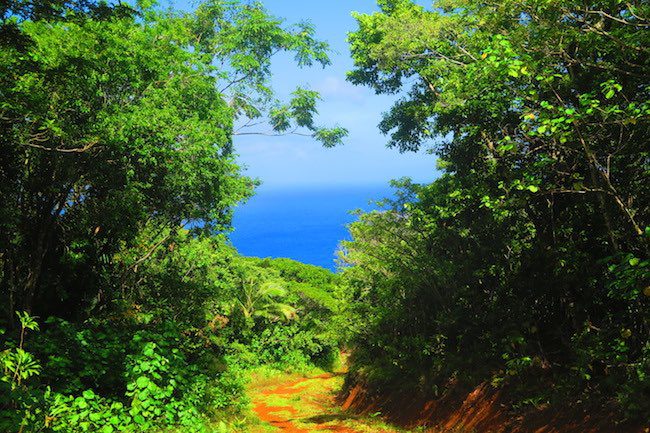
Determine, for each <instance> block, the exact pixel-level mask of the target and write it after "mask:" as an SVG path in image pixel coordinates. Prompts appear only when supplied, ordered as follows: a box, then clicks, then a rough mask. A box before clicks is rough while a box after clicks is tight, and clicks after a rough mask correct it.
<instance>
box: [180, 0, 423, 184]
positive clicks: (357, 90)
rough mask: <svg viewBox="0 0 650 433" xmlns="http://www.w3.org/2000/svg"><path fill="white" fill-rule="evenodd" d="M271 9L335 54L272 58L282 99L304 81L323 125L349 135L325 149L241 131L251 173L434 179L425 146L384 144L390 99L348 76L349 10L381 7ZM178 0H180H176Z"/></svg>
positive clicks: (379, 180) (290, 4)
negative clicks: (410, 148) (303, 61)
mask: <svg viewBox="0 0 650 433" xmlns="http://www.w3.org/2000/svg"><path fill="white" fill-rule="evenodd" d="M263 3H264V5H265V6H266V8H267V10H268V11H269V12H270V13H271V14H272V15H275V16H277V17H282V18H285V19H286V23H287V24H292V23H296V22H299V21H303V20H308V21H311V22H312V23H313V24H314V26H315V28H316V32H317V35H318V37H319V38H320V39H322V40H325V41H327V42H328V43H329V44H330V46H331V48H332V50H333V52H332V53H331V60H332V65H331V66H329V67H327V68H325V69H322V68H320V67H313V68H307V69H299V68H297V67H296V66H295V64H294V63H293V62H292V61H291V59H290V58H288V57H283V56H278V57H277V58H276V59H274V65H273V80H272V84H273V86H274V88H275V89H276V90H277V92H278V95H279V96H280V97H286V96H288V95H289V93H290V92H291V91H292V90H294V89H295V87H296V86H302V87H306V88H310V89H313V90H317V91H319V92H320V93H321V96H322V98H323V100H322V101H321V103H320V105H319V116H318V122H317V123H318V124H319V125H324V126H331V125H334V124H339V125H341V126H343V127H345V128H347V129H348V130H349V132H350V134H349V136H348V137H347V139H346V140H345V145H343V146H339V147H337V148H333V149H325V148H322V147H321V146H320V145H319V144H318V143H317V142H315V141H313V140H311V139H310V138H308V137H298V136H284V137H266V136H237V137H235V148H236V149H237V153H238V154H239V161H240V162H241V163H242V164H243V165H245V166H246V167H247V174H248V175H249V176H252V177H256V178H259V179H260V180H262V182H263V184H264V186H265V188H274V187H299V186H307V187H309V186H323V185H364V184H366V185H370V184H385V183H388V181H389V180H390V179H395V178H399V177H403V176H408V177H411V178H412V179H414V180H415V181H431V180H433V179H434V178H435V177H436V173H435V158H434V157H433V156H432V155H430V154H427V153H426V152H424V151H421V152H419V153H405V154H400V153H399V152H398V151H397V150H395V149H388V148H386V142H387V141H388V140H387V138H386V137H385V136H383V135H382V134H381V133H380V132H379V130H378V128H377V124H378V123H379V121H380V120H381V113H382V112H384V111H386V110H388V108H389V107H390V105H391V101H393V98H391V97H387V96H380V95H375V94H374V92H373V91H372V90H370V89H368V88H365V87H357V86H353V85H352V84H350V83H348V82H347V81H346V80H345V76H346V72H347V71H348V70H350V69H351V68H352V60H351V58H350V54H349V50H348V45H347V42H346V36H347V33H348V32H350V31H353V30H355V28H356V22H355V20H354V18H352V16H351V12H352V11H358V12H372V11H374V10H376V4H375V1H374V0H330V1H310V0H302V1H297V0H266V1H263ZM177 5H178V3H177Z"/></svg>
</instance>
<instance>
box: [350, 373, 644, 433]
mask: <svg viewBox="0 0 650 433" xmlns="http://www.w3.org/2000/svg"><path fill="white" fill-rule="evenodd" d="M340 402H341V404H342V407H343V409H344V410H349V411H352V412H355V413H361V414H367V413H372V412H376V411H381V413H382V415H383V416H384V417H385V419H387V420H388V421H390V422H393V423H394V424H397V425H400V426H402V427H406V428H414V427H421V426H426V427H428V428H427V430H426V431H428V432H431V433H443V432H454V431H468V432H475V433H648V432H650V429H648V428H647V427H643V426H639V425H620V424H619V425H616V424H614V423H613V422H612V417H611V416H610V414H608V413H585V412H584V411H581V410H578V409H577V408H562V410H556V411H550V410H548V409H540V410H536V411H529V412H527V413H525V414H522V415H519V416H515V415H514V414H512V413H509V412H508V410H507V409H508V407H509V404H508V400H507V399H506V398H505V397H504V396H503V394H502V393H501V392H499V391H496V390H494V389H493V388H492V387H491V386H489V384H485V383H484V384H481V385H479V386H478V387H476V388H475V389H474V390H471V391H470V392H466V391H463V390H462V389H459V388H458V387H456V388H454V387H452V389H451V391H450V392H448V393H447V394H445V395H444V396H442V397H440V398H438V399H424V398H420V399H418V398H416V397H414V396H413V395H405V394H404V393H399V392H394V393H392V394H391V393H384V394H376V393H371V392H370V391H369V390H368V389H367V387H365V386H363V385H362V384H357V385H355V386H353V387H351V388H350V389H348V390H347V392H346V393H345V394H343V395H341V396H340Z"/></svg>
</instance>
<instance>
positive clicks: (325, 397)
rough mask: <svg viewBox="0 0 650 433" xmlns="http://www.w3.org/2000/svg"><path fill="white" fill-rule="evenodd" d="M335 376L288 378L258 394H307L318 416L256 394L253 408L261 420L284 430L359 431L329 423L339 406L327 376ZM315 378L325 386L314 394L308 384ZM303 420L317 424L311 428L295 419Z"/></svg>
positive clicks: (288, 432) (287, 396) (289, 432)
mask: <svg viewBox="0 0 650 433" xmlns="http://www.w3.org/2000/svg"><path fill="white" fill-rule="evenodd" d="M332 377H333V375H331V374H322V375H320V376H314V377H309V378H302V379H299V380H291V381H289V382H285V383H278V384H275V385H273V386H271V387H270V388H268V389H263V390H262V391H261V392H259V395H260V396H263V397H265V398H268V397H281V398H282V399H283V400H284V399H288V400H291V399H292V398H303V397H306V396H307V397H310V400H311V402H310V403H309V406H310V409H314V410H316V412H318V414H317V415H316V416H314V415H313V413H310V414H305V413H301V412H300V411H299V410H297V409H296V408H295V407H292V406H287V405H282V406H280V405H277V406H273V405H271V404H267V403H266V402H265V401H263V400H261V399H259V401H255V400H256V398H255V397H253V411H254V412H255V414H256V415H257V417H258V418H259V419H260V420H262V421H264V422H266V423H268V424H270V425H272V426H274V427H276V428H277V429H279V430H280V431H281V432H282V433H310V432H318V431H322V432H334V433H360V431H359V430H355V429H352V428H350V427H347V426H343V425H338V424H330V423H328V421H327V420H328V419H330V417H332V415H333V414H334V412H336V410H337V408H336V403H335V401H334V396H333V395H332V394H331V391H332V389H329V388H331V384H329V383H328V379H331V378H332ZM313 381H320V382H321V384H322V387H321V386H319V387H318V389H319V391H318V393H317V394H316V395H314V394H313V390H308V389H306V388H307V387H313V385H314V383H313ZM300 420H302V421H303V422H304V421H307V422H310V423H311V422H315V424H310V425H309V426H307V427H308V428H306V427H304V426H299V425H296V422H297V421H300ZM318 420H321V421H322V422H319V421H318ZM330 422H331V420H330Z"/></svg>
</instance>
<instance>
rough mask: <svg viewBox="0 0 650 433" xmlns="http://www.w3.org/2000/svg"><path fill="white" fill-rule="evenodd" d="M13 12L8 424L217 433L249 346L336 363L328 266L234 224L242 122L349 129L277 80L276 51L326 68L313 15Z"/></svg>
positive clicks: (333, 134) (40, 2)
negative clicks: (265, 257)
mask: <svg viewBox="0 0 650 433" xmlns="http://www.w3.org/2000/svg"><path fill="white" fill-rule="evenodd" d="M0 10H1V12H2V15H1V16H0V59H1V60H0V95H1V98H2V100H1V101H0V137H1V139H0V200H1V201H2V205H1V206H0V300H1V305H2V313H1V314H0V329H3V335H2V336H1V337H0V348H1V349H2V351H1V352H0V379H1V380H0V430H1V431H20V432H35V431H62V432H85V431H101V432H104V433H110V432H112V431H133V432H136V431H137V432H139V431H146V430H155V431H160V430H161V429H168V428H175V427H178V428H181V429H182V431H209V430H217V431H223V430H225V429H226V424H225V423H223V420H225V419H226V417H225V416H221V415H222V414H223V412H224V411H226V412H237V411H238V410H241V409H242V408H243V407H244V405H245V403H246V400H245V398H244V396H243V395H242V391H243V386H244V383H245V381H244V375H243V374H242V369H243V368H245V367H249V366H250V365H251V364H252V362H249V360H248V358H251V359H253V360H255V363H258V364H259V363H261V362H268V363H272V362H280V363H282V365H283V367H287V366H291V367H293V368H306V366H307V365H314V364H319V365H322V366H326V365H329V364H331V363H332V362H334V358H335V357H334V354H337V353H338V352H337V350H336V347H337V341H336V339H335V336H333V335H332V334H331V333H328V332H329V328H327V326H326V325H325V317H326V316H327V315H330V314H332V312H333V310H334V309H335V306H334V304H336V300H335V297H336V296H337V295H336V290H335V287H336V284H335V282H334V279H333V278H334V277H333V276H331V275H330V273H329V272H327V271H315V270H313V269H311V268H310V267H308V266H303V265H300V264H297V263H293V262H282V263H280V264H277V265H276V264H274V262H264V263H256V262H254V261H251V260H249V259H244V258H242V257H240V256H239V255H238V254H237V253H236V251H235V250H234V249H233V248H232V247H231V246H229V244H228V240H227V235H226V233H227V230H228V227H229V224H230V217H231V214H232V211H233V208H234V207H235V206H236V205H237V204H238V203H240V202H241V201H242V200H245V199H246V198H247V197H249V196H250V195H251V194H252V192H253V188H254V186H255V184H256V183H257V181H255V180H252V179H249V178H247V177H245V176H243V175H242V173H241V170H240V167H238V166H237V164H236V162H235V154H234V149H233V136H235V135H236V134H244V133H246V134H248V133H256V132H259V131H256V130H255V129H251V127H252V126H253V125H260V124H265V123H266V124H267V126H268V128H269V129H270V130H271V131H272V133H273V134H287V133H294V132H299V133H300V134H301V135H310V136H312V137H313V138H314V139H316V140H319V141H321V142H322V144H323V145H325V146H331V145H334V144H336V143H338V142H340V140H341V139H342V138H343V136H344V135H345V133H346V131H345V130H344V129H343V128H340V127H335V128H322V127H319V126H316V124H315V122H316V120H315V114H316V103H317V101H318V98H319V96H318V94H317V93H316V92H313V91H308V90H304V89H296V91H295V92H294V93H293V94H292V96H291V98H290V100H289V101H286V102H282V101H279V100H277V99H276V98H275V96H274V92H273V89H272V88H271V87H270V65H271V59H272V57H273V56H274V55H275V54H276V53H280V52H285V53H288V54H290V55H293V56H294V57H295V62H296V64H297V65H298V66H309V65H312V64H314V63H315V64H319V65H323V66H325V65H327V64H328V63H329V59H328V57H327V50H328V47H327V45H326V44H325V43H323V42H321V41H318V40H317V39H315V37H314V30H313V28H312V27H311V25H309V24H308V23H301V24H298V25H294V26H286V25H285V24H284V22H283V21H282V20H281V19H278V18H275V17H273V16H270V15H269V14H268V13H267V12H266V11H265V10H264V8H263V7H262V6H261V5H260V4H258V3H254V2H250V3H249V2H231V1H220V0H214V1H207V2H205V3H202V4H200V5H198V6H197V8H196V9H195V10H194V11H192V12H179V11H173V10H163V9H161V8H158V7H156V6H152V5H151V2H145V1H143V2H133V3H131V4H130V5H129V6H127V5H125V4H122V3H119V2H117V3H115V4H111V3H106V2H94V1H74V0H73V1H56V0H54V1H52V0H30V1H10V2H3V3H2V6H0ZM263 132H264V133H268V132H267V131H263ZM276 266H277V269H275V267H276ZM323 272H324V274H323ZM312 280H313V281H312ZM325 280H327V281H328V283H327V284H323V285H321V283H322V282H323V281H325ZM303 301H304V302H303ZM328 302H329V303H328ZM16 312H19V314H18V315H17V314H16ZM39 328H40V330H39ZM269 340H272V341H273V347H270V345H269V344H267V341H269ZM215 420H216V421H215ZM219 420H221V421H222V422H221V423H219V422H217V421H219Z"/></svg>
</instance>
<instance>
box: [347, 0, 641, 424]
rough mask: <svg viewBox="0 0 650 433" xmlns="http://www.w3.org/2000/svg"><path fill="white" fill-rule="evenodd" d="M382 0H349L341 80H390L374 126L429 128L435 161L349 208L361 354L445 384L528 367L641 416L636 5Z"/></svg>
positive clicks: (414, 144)
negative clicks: (429, 176)
mask: <svg viewBox="0 0 650 433" xmlns="http://www.w3.org/2000/svg"><path fill="white" fill-rule="evenodd" d="M379 5H380V8H381V11H380V12H377V13H374V14H371V15H361V14H357V15H356V19H357V21H358V25H359V29H358V30H357V31H356V32H354V33H352V34H351V35H350V38H349V40H350V44H351V49H352V55H353V58H354V61H355V68H354V70H353V71H351V72H350V74H349V79H350V80H351V81H352V82H353V83H355V84H360V85H367V86H370V87H372V88H373V89H374V90H375V91H376V92H378V93H389V94H398V95H399V100H398V101H397V102H396V103H395V104H394V106H393V107H392V108H391V109H390V110H389V112H388V113H386V115H385V116H384V118H383V120H382V122H381V123H380V125H379V127H380V129H381V130H382V131H383V132H384V133H386V134H390V142H389V144H390V145H391V146H394V147H397V148H398V149H399V150H400V151H411V150H417V149H419V148H420V147H421V146H422V145H423V144H424V143H427V142H428V143H431V142H433V144H432V147H433V150H434V152H435V153H436V154H437V155H438V157H439V160H438V164H439V167H440V168H441V169H442V170H443V171H444V175H443V176H442V177H441V178H440V179H438V180H436V181H435V182H433V183H432V184H430V185H423V186H413V185H409V184H406V185H404V186H403V189H402V191H403V194H405V196H406V197H407V200H406V202H405V203H404V202H402V203H397V204H396V205H394V206H392V207H389V209H388V210H387V212H385V213H382V214H376V215H373V214H370V215H367V216H364V217H363V218H362V220H361V222H359V223H358V224H356V225H353V226H352V233H353V235H354V241H353V242H352V243H349V244H346V250H347V254H346V260H348V261H349V262H351V263H352V264H353V265H354V266H353V267H351V268H350V269H348V270H346V273H347V274H348V276H349V278H350V282H351V284H352V286H353V287H356V288H357V291H356V292H355V293H354V296H356V298H355V300H356V301H357V302H359V304H358V305H359V307H358V308H359V309H360V312H359V313H358V314H359V317H360V318H361V320H366V321H367V322H366V323H367V324H368V325H369V326H368V328H367V330H366V331H364V332H362V333H359V334H358V336H357V340H356V341H357V343H358V344H359V347H360V354H363V356H362V358H363V361H361V362H360V364H361V365H362V366H363V363H364V362H365V363H368V364H373V363H376V364H381V365H382V366H384V367H385V368H387V369H392V370H391V371H392V372H393V373H394V374H393V375H392V376H393V377H400V376H399V375H398V373H397V372H399V374H401V375H402V376H409V375H410V376H411V378H412V379H413V382H415V379H417V377H418V376H417V373H423V377H429V379H430V380H433V381H434V382H435V381H438V382H436V383H437V384H440V383H444V381H445V380H447V379H448V378H449V377H458V376H462V377H465V378H473V379H475V380H486V379H490V378H492V379H494V381H495V383H501V382H502V381H507V380H506V379H504V377H503V375H504V374H506V377H510V375H512V377H521V376H524V377H525V374H526V373H530V372H531V371H532V370H533V369H537V370H535V371H536V373H534V374H533V376H535V377H548V375H557V377H559V378H560V379H559V380H555V378H551V379H549V380H553V381H554V384H555V385H556V386H557V390H559V391H558V392H565V393H566V395H569V396H571V395H576V394H575V392H576V388H582V389H588V390H589V391H590V392H591V394H592V396H594V397H595V396H602V397H603V398H604V399H608V398H610V396H612V395H616V398H617V399H618V402H619V403H620V404H621V405H622V407H624V408H626V409H628V410H629V411H630V412H635V413H636V414H637V415H639V414H642V412H643V411H644V410H645V409H643V408H641V407H640V406H639V405H638V404H637V403H635V402H636V401H639V400H643V398H642V397H641V396H642V395H643V394H644V393H646V392H647V390H648V389H649V388H648V386H649V383H648V380H647V374H646V373H645V371H646V370H647V366H648V362H649V358H648V335H649V329H650V328H649V326H650V325H649V323H650V309H649V308H648V302H647V299H648V298H647V295H645V294H644V293H643V291H642V289H641V288H642V287H646V286H647V285H648V284H649V283H650V281H649V280H648V266H649V262H648V241H649V239H650V237H649V236H648V233H650V232H649V229H648V228H647V226H648V224H650V221H648V217H649V212H648V206H649V204H650V203H649V201H648V197H650V194H648V193H649V191H648V182H647V180H646V178H647V159H648V151H649V150H650V149H649V144H650V140H649V139H648V127H649V126H650V123H649V119H650V116H649V114H650V111H649V110H650V103H649V102H648V101H649V98H648V96H649V91H650V86H649V83H648V80H647V77H648V76H649V74H648V72H650V71H649V69H650V68H649V66H650V64H649V63H648V62H649V57H648V48H647V46H648V42H649V40H648V37H649V36H648V32H647V31H646V30H647V26H648V18H647V17H648V14H649V13H650V10H649V9H648V6H647V4H646V3H644V2H628V3H625V4H621V3H618V2H614V1H602V2H597V3H589V4H586V3H581V2H573V1H555V2H537V1H528V0H513V1H506V2H499V3H498V4H497V3H485V2H477V1H473V0H449V1H440V2H436V3H435V4H434V8H433V9H431V10H427V9H425V8H423V7H421V6H418V5H416V4H415V3H414V2H412V1H408V0H395V1H390V0H387V1H380V2H379ZM391 335H399V337H397V338H391V337H390V336H391ZM379 348H380V349H381V350H382V351H383V352H385V353H388V354H389V355H388V358H389V359H384V360H379V359H378V354H377V350H378V349H379ZM405 354H408V355H405ZM479 365H480V366H481V367H482V368H477V367H476V366H479ZM549 366H552V367H553V368H548V367H549ZM395 370H397V372H395ZM409 372H413V373H409ZM416 372H417V373H416ZM549 372H551V373H549ZM389 376H390V374H389ZM614 378H615V379H614ZM523 380H526V379H523ZM424 382H425V383H426V380H424ZM420 383H421V382H420ZM527 383H529V382H527ZM621 384H622V385H621ZM532 388H533V386H531V389H532ZM541 398H544V399H548V398H550V397H548V396H542V397H541Z"/></svg>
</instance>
